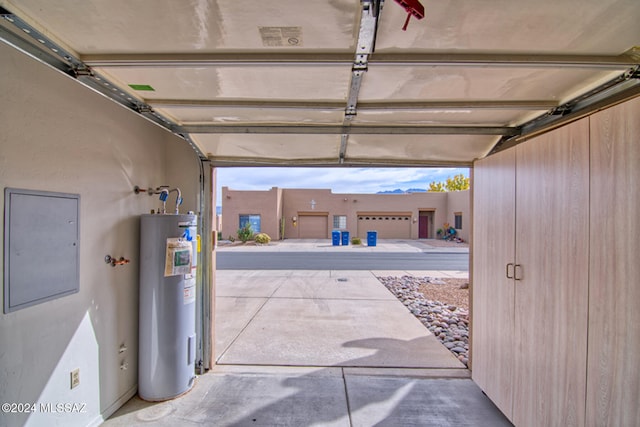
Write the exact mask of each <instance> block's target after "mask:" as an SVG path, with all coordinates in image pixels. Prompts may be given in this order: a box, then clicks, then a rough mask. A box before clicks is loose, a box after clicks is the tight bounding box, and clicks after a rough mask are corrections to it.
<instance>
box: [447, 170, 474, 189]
mask: <svg viewBox="0 0 640 427" xmlns="http://www.w3.org/2000/svg"><path fill="white" fill-rule="evenodd" d="M445 187H446V189H447V191H462V190H468V189H469V178H467V177H465V176H464V175H463V174H458V175H456V176H454V177H453V178H447V182H446V184H445Z"/></svg>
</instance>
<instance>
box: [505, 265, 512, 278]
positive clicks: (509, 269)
mask: <svg viewBox="0 0 640 427" xmlns="http://www.w3.org/2000/svg"><path fill="white" fill-rule="evenodd" d="M509 267H511V268H509ZM509 271H511V274H509ZM505 273H506V275H507V279H513V273H514V265H513V263H512V262H510V263H509V264H507V271H506V272H505Z"/></svg>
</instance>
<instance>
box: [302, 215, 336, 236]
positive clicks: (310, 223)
mask: <svg viewBox="0 0 640 427" xmlns="http://www.w3.org/2000/svg"><path fill="white" fill-rule="evenodd" d="M298 217H299V218H300V225H299V227H300V229H299V230H300V231H299V232H298V233H299V234H298V236H299V237H300V238H301V239H326V238H328V237H329V228H328V227H329V225H328V224H329V220H328V218H329V216H328V214H327V213H324V214H319V215H318V214H313V215H305V214H299V215H298Z"/></svg>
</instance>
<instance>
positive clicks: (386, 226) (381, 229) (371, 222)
mask: <svg viewBox="0 0 640 427" xmlns="http://www.w3.org/2000/svg"><path fill="white" fill-rule="evenodd" d="M367 231H377V232H378V239H410V238H411V216H410V215H358V237H360V238H366V237H367Z"/></svg>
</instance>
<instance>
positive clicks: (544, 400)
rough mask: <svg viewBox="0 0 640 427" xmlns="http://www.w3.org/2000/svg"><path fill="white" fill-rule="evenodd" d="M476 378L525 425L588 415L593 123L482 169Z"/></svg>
mask: <svg viewBox="0 0 640 427" xmlns="http://www.w3.org/2000/svg"><path fill="white" fill-rule="evenodd" d="M473 241H474V251H473V354H472V357H473V360H472V362H473V373H472V375H473V379H474V380H475V381H476V383H477V384H478V385H479V386H480V387H481V388H482V389H483V390H484V391H485V393H486V394H487V395H488V396H489V397H490V398H491V399H492V400H493V401H494V403H496V405H497V406H498V407H499V408H500V409H501V410H502V411H503V412H504V414H505V415H506V416H507V417H508V418H509V419H510V420H511V421H512V422H513V423H514V424H516V425H517V426H541V425H563V426H582V425H584V416H585V393H586V379H585V375H584V373H585V370H586V363H587V359H586V352H587V310H588V265H589V252H588V250H589V244H588V241H589V122H588V119H584V120H581V121H579V122H576V123H573V124H571V125H569V126H565V127H563V128H560V129H558V130H555V131H553V132H550V133H547V134H544V135H542V136H540V137H537V138H535V139H533V140H531V141H528V142H526V143H523V144H521V145H518V146H517V147H515V148H514V149H510V150H507V151H505V152H502V153H499V154H498V155H496V156H491V157H489V158H487V159H483V160H481V161H478V162H476V165H475V168H474V239H473Z"/></svg>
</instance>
